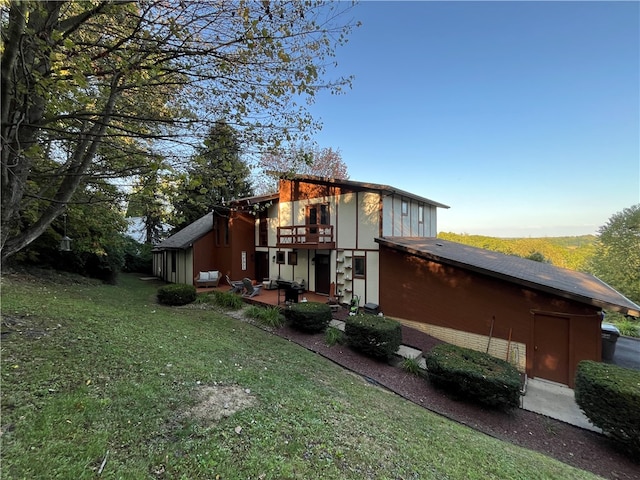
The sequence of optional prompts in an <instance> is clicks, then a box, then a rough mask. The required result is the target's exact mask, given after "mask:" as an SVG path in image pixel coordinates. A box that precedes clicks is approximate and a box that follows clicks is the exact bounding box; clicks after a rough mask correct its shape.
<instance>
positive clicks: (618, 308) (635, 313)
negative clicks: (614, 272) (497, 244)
mask: <svg viewBox="0 0 640 480" xmlns="http://www.w3.org/2000/svg"><path fill="white" fill-rule="evenodd" d="M375 241H376V242H377V243H379V244H381V245H385V246H387V247H389V248H393V249H395V250H400V251H404V252H406V253H409V254H411V255H415V256H418V257H422V258H426V259H428V260H433V261H435V262H438V263H445V264H447V265H452V266H455V267H459V268H462V269H464V270H469V271H472V272H476V273H481V274H483V275H487V276H489V277H492V278H497V279H500V280H505V281H508V282H511V283H515V284H517V285H520V286H523V287H527V288H531V289H534V290H538V291H541V292H545V293H551V294H553V295H556V296H558V297H563V298H566V299H568V300H574V301H577V302H580V303H585V304H587V305H592V306H594V307H598V308H601V309H606V310H613V311H615V312H620V313H624V314H625V315H630V316H632V317H640V311H639V310H635V309H632V308H629V307H627V306H623V305H617V304H614V303H610V302H605V301H604V300H598V299H595V298H592V297H585V296H583V295H577V294H573V293H571V292H568V291H566V290H560V289H557V288H553V287H550V286H548V285H542V284H540V283H536V282H531V281H528V280H524V279H522V278H518V277H514V276H511V275H506V274H504V273H500V272H496V271H494V270H489V269H486V268H482V267H478V266H476V265H470V264H468V263H464V262H458V261H456V260H452V259H449V258H446V257H441V256H439V255H436V254H433V253H431V252H425V251H422V250H417V249H415V248H411V247H409V246H406V245H399V244H397V243H394V242H390V241H388V240H385V239H384V238H376V239H375Z"/></svg>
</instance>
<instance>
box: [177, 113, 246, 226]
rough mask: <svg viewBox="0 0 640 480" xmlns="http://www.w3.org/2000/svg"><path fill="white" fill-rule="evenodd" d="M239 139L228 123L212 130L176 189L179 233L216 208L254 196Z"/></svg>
mask: <svg viewBox="0 0 640 480" xmlns="http://www.w3.org/2000/svg"><path fill="white" fill-rule="evenodd" d="M241 156H242V150H241V146H240V142H239V140H238V135H237V133H236V132H235V130H234V129H233V128H231V127H230V126H229V125H227V124H226V123H225V122H222V121H220V122H218V123H216V125H215V126H213V127H212V128H211V131H210V132H209V135H207V138H206V139H205V140H204V144H203V145H202V146H201V147H199V148H198V151H197V153H196V154H195V155H194V156H193V158H192V159H191V162H190V166H189V168H188V169H187V172H186V174H185V175H184V177H183V178H182V180H181V182H180V185H179V186H178V187H177V188H176V195H175V199H174V201H173V208H174V212H173V217H174V218H173V221H172V224H173V225H174V226H175V230H176V231H177V230H180V229H181V228H184V227H185V226H187V225H189V224H191V223H193V222H195V221H196V220H197V219H198V218H200V217H202V216H203V215H205V214H206V213H207V212H210V211H211V210H212V208H213V207H214V206H217V205H222V204H224V203H225V202H226V201H229V200H232V199H235V198H242V197H248V196H250V195H251V194H252V189H251V183H250V182H249V174H250V173H251V172H250V169H249V167H248V166H247V164H246V163H245V162H244V161H243V160H242V158H241Z"/></svg>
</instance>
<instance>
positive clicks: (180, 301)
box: [158, 283, 197, 305]
mask: <svg viewBox="0 0 640 480" xmlns="http://www.w3.org/2000/svg"><path fill="white" fill-rule="evenodd" d="M196 296H197V295H196V287H194V286H193V285H186V284H182V283H171V284H169V285H164V286H162V287H160V288H159V289H158V302H160V303H161V304H163V305H186V304H188V303H191V302H193V301H195V299H196Z"/></svg>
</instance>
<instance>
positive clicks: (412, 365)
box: [400, 355, 422, 376]
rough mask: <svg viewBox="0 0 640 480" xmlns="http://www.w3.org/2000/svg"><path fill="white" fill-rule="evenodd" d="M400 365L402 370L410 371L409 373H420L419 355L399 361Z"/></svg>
mask: <svg viewBox="0 0 640 480" xmlns="http://www.w3.org/2000/svg"><path fill="white" fill-rule="evenodd" d="M400 367H401V368H402V370H404V371H405V372H407V373H410V374H411V375H416V376H418V375H420V374H421V370H422V369H421V368H420V355H419V356H417V357H416V358H405V359H403V360H402V362H401V363H400Z"/></svg>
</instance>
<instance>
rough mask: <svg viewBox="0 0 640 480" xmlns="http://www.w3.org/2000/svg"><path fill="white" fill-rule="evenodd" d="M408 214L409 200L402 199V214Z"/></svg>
mask: <svg viewBox="0 0 640 480" xmlns="http://www.w3.org/2000/svg"><path fill="white" fill-rule="evenodd" d="M407 215H409V202H407V201H406V200H402V216H403V217H406V216H407Z"/></svg>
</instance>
